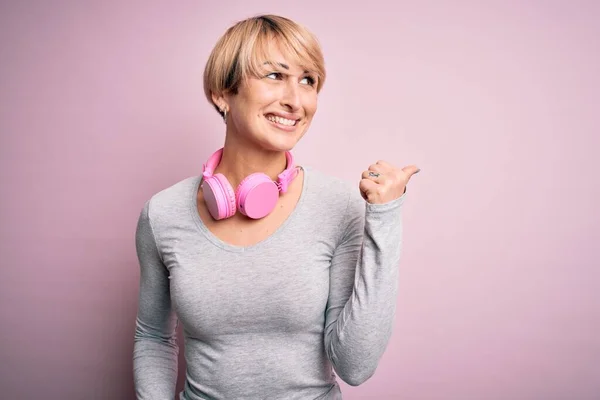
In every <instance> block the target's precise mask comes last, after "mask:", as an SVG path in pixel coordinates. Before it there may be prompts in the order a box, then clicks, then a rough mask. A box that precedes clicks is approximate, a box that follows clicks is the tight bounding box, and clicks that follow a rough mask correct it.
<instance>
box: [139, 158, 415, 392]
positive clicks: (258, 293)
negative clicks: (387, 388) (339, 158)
mask: <svg viewBox="0 0 600 400" xmlns="http://www.w3.org/2000/svg"><path fill="white" fill-rule="evenodd" d="M303 169H304V182H303V188H302V193H301V196H300V199H299V200H298V203H297V205H296V208H295V209H294V210H293V211H292V213H291V214H290V216H289V217H288V218H287V219H286V220H285V222H284V223H283V224H282V225H281V226H280V227H279V228H278V229H277V230H276V231H275V232H274V233H272V234H271V236H269V237H268V238H267V239H265V240H263V241H261V242H259V243H257V244H255V245H251V246H247V247H239V246H234V245H231V244H228V243H225V242H223V241H222V240H220V239H219V238H217V237H216V236H215V235H213V234H212V233H211V232H210V231H209V230H208V229H207V228H206V226H205V225H204V224H203V222H202V220H201V219H200V217H199V215H198V211H197V208H196V207H197V206H196V193H197V190H198V187H199V184H200V181H201V177H199V176H198V177H190V178H187V179H185V180H182V181H181V182H178V183H176V184H174V185H173V186H171V187H169V188H167V189H165V190H162V191H160V192H159V193H157V194H155V195H153V196H152V197H151V198H150V199H149V200H148V201H147V202H146V203H145V205H144V207H143V210H142V212H141V214H140V217H139V221H138V225H137V231H136V249H137V254H138V259H139V263H140V271H141V274H140V288H139V306H138V315H137V319H136V330H135V341H134V354H133V363H134V384H135V389H136V394H137V398H138V399H140V400H150V399H152V400H157V399H161V400H162V399H165V400H166V399H169V400H172V399H173V397H174V396H175V395H176V394H175V385H176V381H177V355H178V344H177V341H176V328H177V324H178V323H179V321H181V323H182V324H183V333H184V339H185V360H186V368H187V369H186V380H185V386H184V390H183V391H182V392H181V393H179V399H181V400H184V399H185V400H200V399H228V400H231V399H286V400H293V399H303V400H304V399H319V400H332V399H341V398H342V394H341V391H340V387H339V385H338V383H337V381H336V376H335V374H334V371H335V373H336V374H337V376H338V377H339V378H341V379H342V380H344V381H345V382H347V383H348V384H350V385H353V386H356V385H359V384H361V383H362V382H364V381H366V380H367V379H369V378H370V377H371V376H372V375H373V374H374V372H375V369H376V367H377V364H378V362H379V360H380V358H381V356H382V355H383V352H384V350H385V349H386V347H387V343H388V341H389V338H390V335H391V333H392V326H393V321H394V314H395V309H396V296H397V288H398V264H399V261H400V253H401V243H402V224H401V210H402V203H403V202H404V199H405V196H406V194H404V195H402V197H400V198H398V199H396V200H393V201H391V202H388V203H385V204H370V203H368V202H365V201H364V200H363V199H362V197H361V196H360V193H359V190H358V185H356V186H353V185H350V184H348V183H346V182H345V181H342V180H341V179H338V178H334V177H331V176H328V175H325V174H324V173H322V172H319V171H317V170H316V169H313V168H311V167H303Z"/></svg>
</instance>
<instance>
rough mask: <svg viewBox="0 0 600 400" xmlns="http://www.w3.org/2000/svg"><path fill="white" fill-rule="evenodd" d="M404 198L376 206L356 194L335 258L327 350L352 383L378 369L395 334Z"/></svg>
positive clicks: (367, 377)
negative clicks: (389, 341) (393, 330)
mask: <svg viewBox="0 0 600 400" xmlns="http://www.w3.org/2000/svg"><path fill="white" fill-rule="evenodd" d="M404 198H405V195H402V196H401V197H400V198H397V199H396V200H393V201H390V202H388V203H384V204H370V203H368V202H365V201H364V200H363V199H362V198H361V197H359V196H352V195H351V196H350V199H349V203H348V209H347V211H346V218H345V220H347V221H348V225H347V226H346V230H345V232H344V233H343V235H342V237H341V240H340V242H339V244H338V246H337V248H336V249H335V252H334V255H333V258H332V262H331V269H330V288H329V300H328V303H327V310H326V317H325V350H326V353H327V356H328V358H329V360H330V361H331V362H332V364H333V367H334V369H335V371H336V373H337V375H338V376H339V377H340V378H341V379H343V380H344V382H346V383H348V384H350V385H352V386H357V385H360V384H361V383H363V382H365V381H366V380H367V379H369V378H370V377H371V376H372V375H373V374H374V373H375V369H376V368H377V364H378V363H379V360H380V358H381V356H382V355H383V352H384V350H385V348H386V347H387V343H388V340H389V338H390V336H391V334H392V328H393V322H394V314H395V310H396V296H397V292H398V263H399V261H400V253H401V248H402V243H401V241H402V222H401V209H402V207H401V206H402V203H403V202H404Z"/></svg>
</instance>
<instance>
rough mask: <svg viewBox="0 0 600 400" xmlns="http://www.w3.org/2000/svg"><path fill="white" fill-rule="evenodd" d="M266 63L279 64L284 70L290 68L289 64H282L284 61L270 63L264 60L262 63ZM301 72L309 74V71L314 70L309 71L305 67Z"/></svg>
mask: <svg viewBox="0 0 600 400" xmlns="http://www.w3.org/2000/svg"><path fill="white" fill-rule="evenodd" d="M266 64H269V65H273V64H277V65H279V66H280V67H281V68H283V69H286V70H289V69H290V66H289V65H287V64H284V63H280V62H276V63H272V62H271V61H265V63H264V64H263V65H266ZM303 73H304V74H310V73H314V72H313V71H309V70H307V69H306V70H304V72H303Z"/></svg>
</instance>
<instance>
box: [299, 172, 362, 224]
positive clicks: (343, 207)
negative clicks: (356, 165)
mask: <svg viewBox="0 0 600 400" xmlns="http://www.w3.org/2000/svg"><path fill="white" fill-rule="evenodd" d="M305 170H306V171H307V174H308V185H309V190H310V191H311V193H314V194H316V199H315V201H318V202H319V204H320V205H321V206H331V207H332V208H333V209H335V210H337V211H338V212H340V211H341V212H342V216H345V215H346V214H347V213H348V212H350V213H356V212H359V213H360V212H361V210H362V209H364V205H365V201H364V200H363V198H362V197H361V195H360V191H359V188H358V184H352V183H350V182H348V181H347V180H344V179H342V178H339V177H336V176H333V175H330V174H327V173H325V172H323V171H320V170H318V169H316V168H314V167H312V166H307V167H305Z"/></svg>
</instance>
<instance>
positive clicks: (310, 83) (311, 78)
mask: <svg viewBox="0 0 600 400" xmlns="http://www.w3.org/2000/svg"><path fill="white" fill-rule="evenodd" d="M302 80H303V81H304V80H306V81H308V84H309V85H310V86H314V85H315V82H316V79H315V78H313V77H312V76H305V77H304V78H302Z"/></svg>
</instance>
